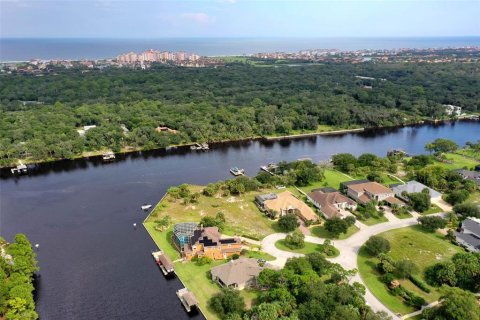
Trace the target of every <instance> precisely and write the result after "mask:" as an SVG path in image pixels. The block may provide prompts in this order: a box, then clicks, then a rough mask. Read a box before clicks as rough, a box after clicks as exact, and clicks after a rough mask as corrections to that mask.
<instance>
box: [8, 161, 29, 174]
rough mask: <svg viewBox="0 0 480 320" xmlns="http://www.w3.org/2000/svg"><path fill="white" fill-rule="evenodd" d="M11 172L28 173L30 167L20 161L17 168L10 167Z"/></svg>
mask: <svg viewBox="0 0 480 320" xmlns="http://www.w3.org/2000/svg"><path fill="white" fill-rule="evenodd" d="M10 172H11V173H12V174H22V173H27V172H28V168H27V166H26V165H24V164H23V163H20V164H19V165H18V166H16V167H15V168H12V169H10Z"/></svg>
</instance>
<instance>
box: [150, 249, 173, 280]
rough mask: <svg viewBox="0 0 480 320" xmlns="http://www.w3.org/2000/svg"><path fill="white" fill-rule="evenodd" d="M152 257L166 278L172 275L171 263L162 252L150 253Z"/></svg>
mask: <svg viewBox="0 0 480 320" xmlns="http://www.w3.org/2000/svg"><path fill="white" fill-rule="evenodd" d="M152 257H153V259H154V260H155V263H156V264H157V265H158V267H159V268H160V270H162V273H163V274H164V275H165V276H167V275H169V274H172V273H173V272H174V271H175V270H174V269H173V262H172V260H170V259H169V258H168V257H167V256H166V255H165V253H163V251H162V250H159V251H156V252H152Z"/></svg>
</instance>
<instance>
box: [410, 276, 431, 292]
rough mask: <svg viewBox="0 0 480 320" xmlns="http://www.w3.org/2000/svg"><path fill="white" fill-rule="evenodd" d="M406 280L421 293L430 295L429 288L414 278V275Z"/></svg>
mask: <svg viewBox="0 0 480 320" xmlns="http://www.w3.org/2000/svg"><path fill="white" fill-rule="evenodd" d="M408 278H409V279H410V281H412V283H413V284H414V285H416V286H417V287H418V288H420V289H421V290H422V291H423V292H426V293H430V288H429V287H428V286H427V284H426V283H425V282H423V281H422V280H421V279H419V278H417V277H415V276H414V275H410V276H409V277H408Z"/></svg>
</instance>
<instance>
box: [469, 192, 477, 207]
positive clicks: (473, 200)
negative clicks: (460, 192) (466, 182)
mask: <svg viewBox="0 0 480 320" xmlns="http://www.w3.org/2000/svg"><path fill="white" fill-rule="evenodd" d="M467 202H468V203H473V204H476V205H480V192H479V191H475V192H474V193H471V194H470V196H469V197H468V199H467Z"/></svg>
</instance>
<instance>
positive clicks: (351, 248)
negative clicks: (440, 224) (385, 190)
mask: <svg viewBox="0 0 480 320" xmlns="http://www.w3.org/2000/svg"><path fill="white" fill-rule="evenodd" d="M435 204H436V205H438V206H439V207H440V208H442V210H444V211H450V210H451V209H452V207H451V206H450V205H448V204H447V203H445V202H443V201H436V202H435ZM435 215H443V213H439V214H435ZM385 216H386V217H387V218H388V219H389V221H388V222H384V223H379V224H376V225H373V226H362V228H360V230H359V231H358V232H357V233H355V234H353V235H352V236H350V237H349V238H347V239H344V240H333V241H332V244H333V245H334V246H335V247H336V248H337V249H338V250H340V255H339V256H338V257H335V258H332V259H329V261H331V262H334V263H338V264H340V265H341V266H342V267H343V268H344V269H347V270H351V269H358V265H357V255H358V251H359V250H360V247H361V246H362V245H363V244H364V243H365V242H366V241H367V240H368V238H370V237H371V236H374V235H376V234H379V233H382V232H385V231H389V230H392V229H398V228H405V227H409V226H413V225H416V224H417V223H418V222H417V218H418V216H419V215H418V213H413V217H412V218H408V219H398V218H397V217H395V216H394V215H393V214H388V215H387V214H386V215H385ZM286 236H287V234H285V233H275V234H271V235H269V236H267V237H265V238H264V239H263V240H262V242H261V243H262V250H263V251H265V252H267V253H269V254H271V255H272V256H274V257H276V260H274V261H269V263H270V264H272V265H274V266H277V267H280V268H282V267H283V266H284V265H285V262H286V261H287V259H289V258H293V257H302V256H303V254H300V253H293V252H288V251H283V250H280V249H278V248H277V247H275V242H277V241H278V240H281V239H284V238H285V237H286ZM305 241H306V242H311V243H318V244H322V243H323V241H325V239H323V238H319V237H313V236H305ZM351 281H356V282H359V283H361V284H363V285H364V286H365V289H366V291H365V300H366V301H367V304H368V305H369V306H370V307H372V309H373V310H375V311H385V312H387V313H388V315H389V316H391V317H392V318H393V319H401V318H400V317H398V316H397V315H396V314H394V313H393V312H392V311H390V310H389V309H388V308H387V307H386V306H385V305H384V304H383V303H381V302H380V300H378V299H377V298H376V297H375V296H374V295H373V294H372V292H371V291H370V290H369V289H368V287H367V286H366V285H365V283H364V282H363V280H362V278H361V277H360V274H359V273H358V272H357V274H356V275H355V276H354V277H353V278H352V280H351Z"/></svg>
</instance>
